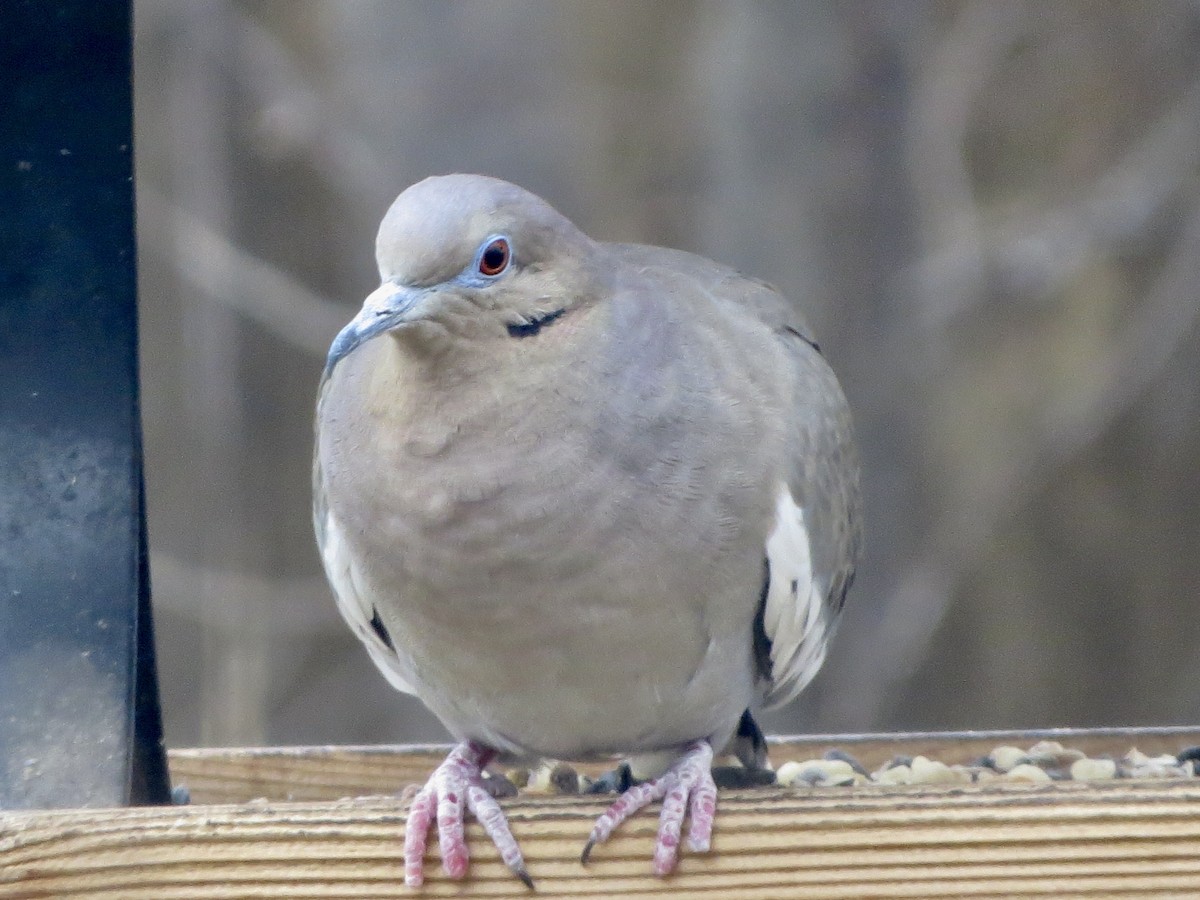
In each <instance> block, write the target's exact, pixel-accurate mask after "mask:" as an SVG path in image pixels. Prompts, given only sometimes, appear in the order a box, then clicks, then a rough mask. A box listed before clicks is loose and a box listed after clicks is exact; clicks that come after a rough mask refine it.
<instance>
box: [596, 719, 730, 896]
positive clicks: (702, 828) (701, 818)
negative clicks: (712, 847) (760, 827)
mask: <svg viewBox="0 0 1200 900" xmlns="http://www.w3.org/2000/svg"><path fill="white" fill-rule="evenodd" d="M712 758H713V750H712V746H711V745H710V744H709V743H708V741H696V742H695V743H693V744H691V745H690V746H688V748H687V750H685V751H684V754H683V755H682V756H680V757H679V758H678V759H677V760H675V762H673V763H672V764H671V766H670V767H669V768H668V769H667V771H665V772H664V773H663V774H662V775H660V776H659V777H658V778H654V779H652V780H650V781H645V782H643V783H641V784H637V785H634V786H633V787H631V788H629V789H628V790H627V791H625V793H624V794H622V795H621V796H620V797H619V798H618V799H617V801H616V802H615V803H614V804H613V805H612V806H610V807H609V808H608V811H607V812H606V813H604V815H602V816H601V817H600V818H599V819H597V820H596V825H595V827H593V828H592V833H591V836H590V837H589V838H588V842H587V844H586V845H584V848H583V856H582V857H581V860H582V862H584V863H586V862H587V860H588V856H589V855H590V854H591V852H592V848H593V847H595V846H596V845H597V844H602V843H604V842H605V841H606V840H608V838H609V836H610V835H611V834H612V833H613V831H615V830H616V828H617V826H618V825H620V824H621V823H622V822H624V821H625V820H626V819H628V818H629V817H630V816H631V815H633V814H634V813H635V812H637V811H638V810H639V809H641V808H642V807H644V806H647V805H648V804H650V803H653V802H654V801H655V800H658V799H660V798H661V799H662V802H663V805H662V813H661V815H660V816H659V819H658V838H657V840H656V841H655V844H654V873H655V874H656V875H669V874H671V872H672V871H674V869H675V863H676V861H677V860H678V858H679V837H680V835H681V834H682V832H683V819H684V816H685V814H687V813H688V812H689V811H690V813H691V819H692V822H691V828H689V829H688V848H689V849H691V850H693V851H695V852H698V853H703V852H704V851H706V850H708V848H709V844H710V843H711V840H712V828H713V818H714V816H715V815H716V811H717V786H716V784H715V783H714V782H713V777H712Z"/></svg>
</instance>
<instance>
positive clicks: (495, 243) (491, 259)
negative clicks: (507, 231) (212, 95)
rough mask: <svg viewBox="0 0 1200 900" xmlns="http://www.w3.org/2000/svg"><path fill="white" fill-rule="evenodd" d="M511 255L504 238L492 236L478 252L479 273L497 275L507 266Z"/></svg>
mask: <svg viewBox="0 0 1200 900" xmlns="http://www.w3.org/2000/svg"><path fill="white" fill-rule="evenodd" d="M511 256H512V251H511V250H510V249H509V246H508V240H507V239H506V238H502V237H498V238H493V239H492V240H491V241H490V242H489V243H488V245H487V246H486V247H484V248H483V250H482V252H481V253H480V254H479V274H480V275H487V276H488V277H489V278H490V277H493V276H495V275H499V274H500V273H501V272H503V271H504V270H505V269H507V268H508V261H509V259H510V258H511Z"/></svg>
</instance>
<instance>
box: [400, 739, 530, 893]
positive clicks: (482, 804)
mask: <svg viewBox="0 0 1200 900" xmlns="http://www.w3.org/2000/svg"><path fill="white" fill-rule="evenodd" d="M495 755H496V751H494V750H492V749H490V748H488V747H484V746H482V745H480V744H477V743H475V742H474V741H463V742H462V743H461V744H459V745H458V746H456V747H455V748H454V749H453V750H451V751H450V755H449V756H447V757H446V759H445V761H444V762H443V763H442V764H441V765H440V766H438V767H437V769H435V770H434V773H433V775H431V776H430V778H429V781H427V782H426V783H425V787H423V788H422V789H421V790H420V791H419V792H418V793H417V795H416V797H414V798H413V801H412V805H411V806H410V807H409V810H408V824H407V826H406V827H405V832H404V883H405V884H407V885H408V886H409V887H420V886H421V884H422V883H423V882H424V881H425V840H426V838H427V836H428V834H429V826H430V825H432V824H433V823H434V821H435V819H436V821H437V831H438V845H439V846H440V847H441V851H442V868H443V869H444V870H445V871H446V874H447V875H449V876H450V877H451V878H462V877H463V876H464V875H466V874H467V858H468V854H467V842H466V840H465V838H464V832H465V828H464V825H463V807H464V805H465V807H466V808H467V809H468V810H470V811H471V814H472V815H474V816H475V818H476V819H478V820H479V824H481V825H482V826H483V829H484V831H486V832H487V833H488V837H490V838H491V839H492V843H494V844H495V845H496V849H497V850H499V851H500V858H501V859H503V860H504V863H505V865H507V866H508V867H509V869H511V870H512V872H513V874H514V875H516V876H517V877H518V878H520V879H521V881H523V882H524V883H525V884H526V886H528V887H529V888H532V887H533V879H532V878H530V877H529V872H528V871H527V870H526V868H525V860H524V859H523V858H522V856H521V848H520V847H518V846H517V840H516V838H514V837H513V834H512V831H510V830H509V827H508V821H507V820H506V819H505V818H504V811H503V810H502V809H500V804H499V803H497V802H496V800H495V799H494V798H493V797H492V796H491V794H489V793H488V791H487V788H485V787H484V784H483V767H484V766H486V765H487V764H488V763H489V762H490V761H491V759H492V757H493V756H495Z"/></svg>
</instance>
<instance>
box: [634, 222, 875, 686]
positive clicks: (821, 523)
mask: <svg viewBox="0 0 1200 900" xmlns="http://www.w3.org/2000/svg"><path fill="white" fill-rule="evenodd" d="M618 252H620V253H621V255H622V256H623V257H624V258H625V259H626V260H627V261H629V262H632V263H635V264H641V265H645V266H647V267H653V266H662V265H665V266H669V267H670V268H671V269H672V270H674V271H677V272H689V273H690V274H691V275H692V277H693V278H694V279H695V281H696V283H697V284H699V285H703V288H704V292H705V293H706V294H707V295H708V296H710V297H711V298H713V300H714V301H715V302H717V303H726V304H731V305H734V306H736V307H738V308H739V309H741V310H742V311H745V312H750V313H751V314H752V315H753V316H754V317H755V318H757V319H758V320H759V321H760V322H761V323H763V324H764V325H765V326H767V328H769V329H770V331H771V333H772V334H773V335H774V337H775V339H776V340H777V341H778V342H779V343H780V345H781V346H782V349H783V353H782V354H781V355H780V358H782V359H783V360H785V362H784V365H783V368H784V370H783V371H780V372H778V373H770V375H769V377H770V378H771V379H772V380H774V379H779V380H781V381H784V382H785V383H788V384H790V392H788V393H789V395H790V398H791V399H790V406H788V407H787V410H788V415H789V421H788V422H787V427H786V431H787V441H786V447H787V451H786V452H787V458H786V459H785V460H782V461H781V462H782V465H781V466H780V467H779V469H778V471H779V472H780V473H781V475H780V476H776V477H779V482H780V483H779V485H778V488H777V491H776V495H775V515H774V521H773V524H772V527H771V531H770V533H769V534H768V536H767V539H766V546H765V548H764V554H765V566H764V581H763V584H762V591H761V594H760V598H759V603H760V606H759V611H758V617H757V620H756V623H755V634H754V646H755V654H756V659H757V662H758V670H759V672H758V674H759V679H760V685H761V690H762V695H763V699H764V701H765V702H766V704H767V705H769V706H776V705H779V704H782V703H786V702H787V701H788V700H790V699H792V698H793V697H795V696H796V695H797V694H798V693H799V692H800V691H801V690H802V689H803V688H804V687H805V685H807V684H808V682H809V681H810V680H811V679H812V677H813V676H814V675H815V674H816V673H817V671H818V670H819V669H820V668H821V664H822V663H823V662H824V660H825V648H826V645H827V643H828V641H829V639H830V637H831V636H832V634H833V630H834V627H835V626H836V624H837V620H838V617H839V614H840V612H841V609H842V604H843V603H844V602H845V598H846V592H847V591H848V590H849V588H850V584H851V582H852V581H853V580H854V567H855V563H856V561H857V559H858V553H859V547H860V544H861V523H860V499H859V483H858V478H859V475H858V470H859V463H858V456H857V451H856V449H855V445H854V436H853V428H852V426H851V421H850V411H849V407H848V405H847V403H846V398H845V396H844V395H843V393H842V389H841V386H840V385H839V384H838V380H837V378H836V376H835V375H834V373H833V370H832V369H831V368H830V366H829V364H828V363H827V362H826V361H825V358H824V357H823V356H822V355H821V351H820V348H819V347H818V345H817V342H816V339H815V338H814V336H813V333H812V330H811V328H810V327H809V325H808V323H807V321H806V320H805V318H804V316H803V314H802V313H801V312H800V310H799V307H798V306H797V305H796V304H795V303H792V302H791V301H789V300H788V299H787V298H786V297H784V296H783V295H782V294H781V293H780V292H779V291H777V290H776V289H775V288H774V287H772V286H771V285H769V284H767V283H766V282H763V281H759V280H758V279H755V278H750V277H747V276H745V275H742V274H741V273H740V272H737V271H735V270H733V269H730V268H728V267H726V266H722V265H720V264H719V263H714V262H712V261H711V260H708V259H704V258H703V257H699V256H693V255H692V254H689V253H684V252H682V251H676V250H663V249H660V248H657V247H644V246H639V245H620V247H619V251H618ZM764 364H767V361H765V360H764Z"/></svg>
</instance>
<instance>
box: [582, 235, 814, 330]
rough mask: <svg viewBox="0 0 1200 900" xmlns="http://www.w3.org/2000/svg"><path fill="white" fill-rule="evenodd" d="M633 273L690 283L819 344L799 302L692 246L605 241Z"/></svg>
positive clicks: (671, 282)
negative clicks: (691, 250)
mask: <svg viewBox="0 0 1200 900" xmlns="http://www.w3.org/2000/svg"><path fill="white" fill-rule="evenodd" d="M604 246H605V247H606V249H607V250H608V251H609V252H611V253H613V254H614V256H616V257H617V258H618V259H619V260H620V261H621V262H622V263H623V264H624V265H625V266H626V267H627V268H628V269H629V270H630V271H632V272H634V273H636V274H637V275H638V276H640V277H643V278H646V279H648V280H651V281H658V282H660V283H663V284H664V285H666V286H668V287H669V288H674V291H673V292H675V293H678V288H679V287H680V286H682V285H687V286H690V287H692V288H693V291H694V293H698V294H702V295H703V296H704V298H705V299H706V300H708V301H709V302H712V303H715V304H717V305H720V306H724V307H727V308H729V309H731V310H733V311H736V312H738V313H741V314H743V315H746V316H748V317H750V318H752V319H756V320H757V321H759V322H760V323H762V324H763V325H765V326H767V328H769V329H770V330H771V331H774V332H778V333H789V334H791V335H794V336H795V337H798V338H799V339H800V340H801V341H803V342H804V343H806V344H809V345H810V346H812V347H814V348H815V347H816V346H817V342H816V338H815V336H814V335H813V331H812V328H811V327H810V326H809V324H808V320H807V319H806V318H805V316H804V313H803V312H802V311H801V310H800V307H799V305H798V304H796V303H794V302H793V301H791V300H789V299H788V298H787V297H786V296H784V294H783V293H782V292H781V291H780V290H779V289H778V288H776V287H775V286H774V285H772V284H770V283H769V282H767V281H763V280H762V279H761V278H755V277H754V276H751V275H747V274H745V273H743V272H740V271H738V270H737V269H735V268H733V267H731V266H727V265H724V264H722V263H719V262H716V261H714V260H711V259H708V258H707V257H704V256H700V255H698V254H695V253H689V252H687V251H686V250H673V249H670V248H667V247H654V246H651V245H648V244H605V245H604Z"/></svg>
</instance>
